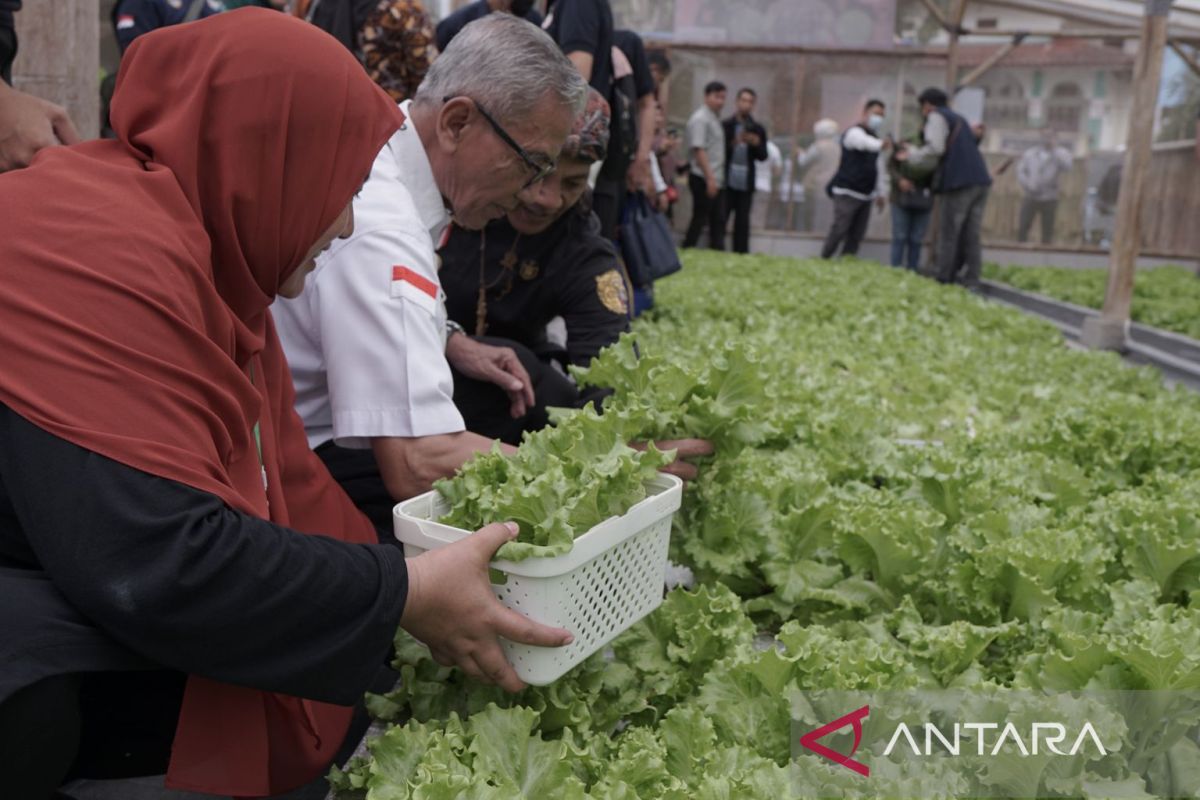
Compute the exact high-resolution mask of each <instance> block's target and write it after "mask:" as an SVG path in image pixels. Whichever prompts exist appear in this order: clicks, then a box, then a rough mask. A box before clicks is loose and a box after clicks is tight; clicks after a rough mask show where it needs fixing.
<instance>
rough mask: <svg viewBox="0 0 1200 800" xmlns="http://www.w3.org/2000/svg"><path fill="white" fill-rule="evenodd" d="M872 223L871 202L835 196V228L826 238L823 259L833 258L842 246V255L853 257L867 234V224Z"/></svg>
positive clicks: (822, 251) (822, 250)
mask: <svg viewBox="0 0 1200 800" xmlns="http://www.w3.org/2000/svg"><path fill="white" fill-rule="evenodd" d="M870 221H871V201H870V200H859V199H857V198H854V197H849V196H847V195H844V194H835V195H834V196H833V226H832V227H831V228H830V229H829V235H828V236H826V237H825V246H824V247H822V248H821V258H833V256H834V254H835V253H836V252H837V249H838V245H841V246H842V255H846V256H852V255H854V254H855V253H857V252H858V246H859V245H860V244H861V243H862V240H863V236H865V235H866V233H867V223H868V222H870Z"/></svg>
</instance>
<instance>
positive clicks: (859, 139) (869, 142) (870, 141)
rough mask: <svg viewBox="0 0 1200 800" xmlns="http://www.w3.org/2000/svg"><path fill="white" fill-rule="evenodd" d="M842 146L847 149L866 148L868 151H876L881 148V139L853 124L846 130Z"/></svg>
mask: <svg viewBox="0 0 1200 800" xmlns="http://www.w3.org/2000/svg"><path fill="white" fill-rule="evenodd" d="M842 146H843V147H845V148H846V149H847V150H866V151H867V152H868V153H878V152H879V151H880V150H882V149H883V139H879V138H876V137H874V136H872V135H871V134H869V133H867V132H866V131H864V130H863V129H862V128H860V127H858V126H857V125H855V126H854V127H853V128H851V129H850V130H848V131H846V136H845V138H843V139H842Z"/></svg>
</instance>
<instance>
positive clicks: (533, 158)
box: [442, 97, 555, 189]
mask: <svg viewBox="0 0 1200 800" xmlns="http://www.w3.org/2000/svg"><path fill="white" fill-rule="evenodd" d="M453 99H454V98H453V97H443V98H442V102H443V103H449V102H450V101H451V100H453ZM471 102H472V103H474V104H475V108H477V109H479V115H480V116H482V117H483V118H484V119H485V120H487V123H488V124H489V125H491V126H492V130H494V131H495V132H496V135H497V136H499V137H500V141H502V142H504V143H505V144H506V145H508V146H509V147H510V148H512V151H513V152H514V153H516V154H517V156H519V157H520V159H521V161H523V162H524V163H525V166H527V167H529V169H530V170H531V171H532V172H533V177H532V178H530V179H529V180H527V181H526V182H525V185H524V186H522V187H521V188H522V189H528V188H529V187H530V186H533V185H534V184H535V183H537V182H538V181H544V180H545V179H546V178H548V177H550V173H552V172H554V167H555V163H554V162H553V161H551V160H550V158H549V157H548V156H545V155H542V154H541V153H530V152H529V151H528V150H526V149H525V148H524V147H521V145H519V144H517V142H516V140H515V139H513V138H512V137H511V136H509V135H508V131H506V130H504V128H502V127H500V123H499V122H496V118H495V117H493V116H492V115H491V114H489V113H488V112H487V109H485V108H484V107H483V105H482V104H481V103H480V102H479V101H478V100H475V99H473V98H471Z"/></svg>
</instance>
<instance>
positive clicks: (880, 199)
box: [875, 195, 887, 211]
mask: <svg viewBox="0 0 1200 800" xmlns="http://www.w3.org/2000/svg"><path fill="white" fill-rule="evenodd" d="M875 208H876V209H877V210H879V211H883V210H884V209H885V208H887V198H886V197H884V196H883V195H879V196H877V197H876V198H875Z"/></svg>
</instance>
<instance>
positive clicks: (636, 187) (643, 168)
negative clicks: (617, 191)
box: [625, 157, 654, 197]
mask: <svg viewBox="0 0 1200 800" xmlns="http://www.w3.org/2000/svg"><path fill="white" fill-rule="evenodd" d="M625 188H626V189H628V190H629V191H631V192H645V194H646V196H647V197H652V196H653V195H654V177H653V176H652V175H651V174H650V157H647V158H635V159H634V160H633V161H632V162H630V164H629V170H628V171H627V172H626V173H625Z"/></svg>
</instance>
